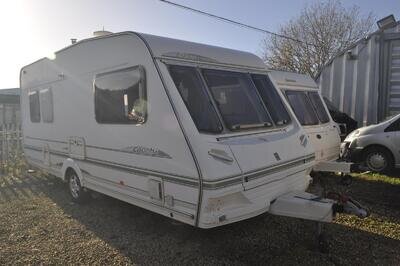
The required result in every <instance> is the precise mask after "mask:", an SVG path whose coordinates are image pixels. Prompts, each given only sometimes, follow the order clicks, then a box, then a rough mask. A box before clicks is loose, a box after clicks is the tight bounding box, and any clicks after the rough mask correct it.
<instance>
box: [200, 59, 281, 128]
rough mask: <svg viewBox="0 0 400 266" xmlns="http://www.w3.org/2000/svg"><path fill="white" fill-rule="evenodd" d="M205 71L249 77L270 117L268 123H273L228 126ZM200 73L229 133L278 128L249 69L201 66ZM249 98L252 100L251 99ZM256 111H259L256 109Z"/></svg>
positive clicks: (261, 106)
mask: <svg viewBox="0 0 400 266" xmlns="http://www.w3.org/2000/svg"><path fill="white" fill-rule="evenodd" d="M205 71H211V72H226V73H228V74H234V75H238V76H240V75H242V76H244V77H246V78H248V79H249V85H250V86H252V87H253V89H254V93H255V95H256V97H257V98H258V99H256V100H258V101H259V104H260V108H261V109H262V110H263V111H264V112H265V113H266V116H267V117H268V119H270V122H268V123H270V124H271V125H270V126H268V125H263V126H261V125H260V126H254V127H253V126H251V124H248V125H250V126H251V127H246V124H244V126H245V127H243V128H239V129H232V128H231V127H229V126H228V123H227V122H226V119H225V118H224V115H223V114H222V112H221V110H220V107H219V106H218V104H217V101H216V99H215V97H214V94H213V91H212V90H211V88H210V86H209V85H208V84H207V81H206V78H205V74H204V72H205ZM200 74H201V77H202V79H203V82H204V86H205V88H206V89H207V91H208V93H209V95H210V97H211V98H212V100H213V105H215V106H214V108H215V109H216V111H217V112H218V116H219V118H220V119H221V122H222V124H223V125H224V129H225V131H228V132H229V133H236V132H241V131H252V130H263V129H264V130H265V129H267V130H271V129H276V128H277V127H276V125H275V123H274V120H273V119H272V117H271V115H270V113H269V112H268V110H267V109H266V106H265V104H264V101H263V100H262V98H261V96H260V95H259V93H258V90H257V88H256V87H255V85H254V82H253V80H252V78H251V73H250V72H248V71H247V72H244V71H233V70H231V69H219V68H217V69H215V68H209V67H207V68H206V67H201V68H200ZM249 100H251V99H249ZM256 112H257V111H256ZM265 123H267V122H265ZM265 123H264V124H265ZM260 124H261V123H260Z"/></svg>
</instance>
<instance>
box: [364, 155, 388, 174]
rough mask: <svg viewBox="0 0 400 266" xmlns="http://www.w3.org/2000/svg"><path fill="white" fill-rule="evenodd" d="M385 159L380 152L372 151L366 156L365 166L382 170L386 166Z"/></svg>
mask: <svg viewBox="0 0 400 266" xmlns="http://www.w3.org/2000/svg"><path fill="white" fill-rule="evenodd" d="M387 163H388V162H387V159H386V157H385V156H384V155H383V154H382V153H372V154H370V155H369V156H368V157H367V166H368V168H370V169H373V170H375V171H382V170H383V169H385V168H386V166H387Z"/></svg>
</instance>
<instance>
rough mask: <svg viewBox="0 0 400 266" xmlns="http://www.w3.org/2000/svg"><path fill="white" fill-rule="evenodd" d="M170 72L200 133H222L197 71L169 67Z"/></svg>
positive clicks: (188, 68) (180, 67)
mask: <svg viewBox="0 0 400 266" xmlns="http://www.w3.org/2000/svg"><path fill="white" fill-rule="evenodd" d="M169 72H170V74H171V77H172V79H173V81H174V83H175V86H176V88H177V89H178V91H179V93H180V95H181V97H182V99H183V101H184V102H185V105H186V108H187V109H188V110H189V113H190V115H191V117H192V119H193V121H194V123H195V125H196V127H197V129H198V130H199V131H200V132H210V133H218V132H221V131H222V125H221V124H220V122H219V120H218V117H217V114H216V112H215V110H214V107H213V106H212V104H211V101H210V99H209V98H208V96H207V92H206V90H205V88H204V86H203V84H202V82H201V79H200V77H199V74H198V72H197V71H196V69H195V68H193V67H184V66H169Z"/></svg>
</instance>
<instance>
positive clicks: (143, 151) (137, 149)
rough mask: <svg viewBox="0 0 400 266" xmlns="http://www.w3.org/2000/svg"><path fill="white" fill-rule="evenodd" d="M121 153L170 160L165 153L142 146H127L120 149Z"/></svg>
mask: <svg viewBox="0 0 400 266" xmlns="http://www.w3.org/2000/svg"><path fill="white" fill-rule="evenodd" d="M121 151H122V152H127V153H134V154H138V155H144V156H152V157H160V158H167V159H172V157H171V156H170V155H169V154H167V153H166V152H164V151H162V150H159V149H155V148H147V147H143V146H129V147H126V148H122V149H121Z"/></svg>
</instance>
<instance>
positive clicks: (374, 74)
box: [316, 17, 400, 126]
mask: <svg viewBox="0 0 400 266" xmlns="http://www.w3.org/2000/svg"><path fill="white" fill-rule="evenodd" d="M387 18H393V17H387ZM387 18H385V19H387ZM393 20H394V18H393ZM316 80H317V83H318V84H319V88H320V90H321V92H322V94H323V96H325V97H326V98H328V99H329V100H330V101H331V102H332V103H333V104H334V105H335V106H336V107H337V108H338V109H339V110H341V111H342V112H345V113H347V114H348V115H350V116H351V117H352V118H354V119H355V120H357V122H358V125H359V126H362V125H369V124H375V123H377V122H380V121H382V120H384V119H385V118H387V117H388V116H392V115H394V114H397V113H400V22H399V21H398V22H394V23H392V24H391V25H390V27H384V28H381V29H379V30H377V31H375V32H374V33H372V34H370V35H368V36H366V37H365V38H363V39H361V40H359V41H357V42H356V43H354V44H353V45H352V46H350V47H349V48H348V49H346V50H345V51H342V52H341V53H339V54H338V55H337V56H335V57H334V58H333V59H332V60H331V61H329V62H328V63H327V64H326V65H325V67H324V68H323V69H322V70H321V72H320V73H319V74H318V75H317V79H316Z"/></svg>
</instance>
